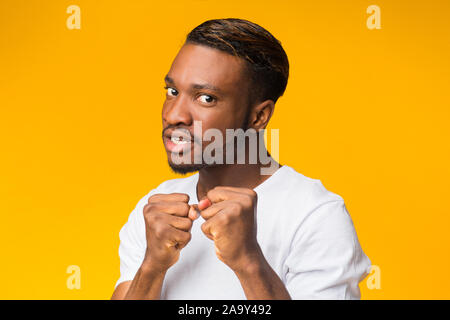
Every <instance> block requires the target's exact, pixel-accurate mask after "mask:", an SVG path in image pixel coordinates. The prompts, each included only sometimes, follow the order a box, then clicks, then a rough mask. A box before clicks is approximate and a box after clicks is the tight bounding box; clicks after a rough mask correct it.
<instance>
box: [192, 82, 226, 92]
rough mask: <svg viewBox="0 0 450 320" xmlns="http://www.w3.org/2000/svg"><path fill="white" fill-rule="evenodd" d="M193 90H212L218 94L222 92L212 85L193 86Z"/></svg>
mask: <svg viewBox="0 0 450 320" xmlns="http://www.w3.org/2000/svg"><path fill="white" fill-rule="evenodd" d="M192 88H194V89H208V90H212V91H216V92H221V90H220V89H219V88H217V87H215V86H213V85H211V84H207V83H204V84H193V85H192Z"/></svg>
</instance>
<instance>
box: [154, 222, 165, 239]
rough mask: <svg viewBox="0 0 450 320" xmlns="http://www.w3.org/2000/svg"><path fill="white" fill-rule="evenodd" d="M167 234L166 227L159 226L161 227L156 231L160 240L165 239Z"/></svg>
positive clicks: (156, 228)
mask: <svg viewBox="0 0 450 320" xmlns="http://www.w3.org/2000/svg"><path fill="white" fill-rule="evenodd" d="M166 232H167V229H166V228H165V226H164V225H159V226H157V227H155V229H154V233H155V236H156V237H157V238H158V239H163V238H164V237H165V235H166Z"/></svg>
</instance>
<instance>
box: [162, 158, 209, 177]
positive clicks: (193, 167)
mask: <svg viewBox="0 0 450 320" xmlns="http://www.w3.org/2000/svg"><path fill="white" fill-rule="evenodd" d="M168 163H169V166H170V168H171V169H172V171H173V172H175V173H179V174H188V173H191V172H197V171H200V169H203V168H204V167H206V166H207V164H174V163H171V162H170V161H169V162H168Z"/></svg>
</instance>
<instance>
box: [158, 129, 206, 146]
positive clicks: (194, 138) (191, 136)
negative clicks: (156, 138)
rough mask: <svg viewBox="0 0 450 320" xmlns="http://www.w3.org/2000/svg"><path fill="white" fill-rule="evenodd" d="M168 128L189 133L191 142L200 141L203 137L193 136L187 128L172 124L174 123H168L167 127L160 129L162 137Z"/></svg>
mask: <svg viewBox="0 0 450 320" xmlns="http://www.w3.org/2000/svg"><path fill="white" fill-rule="evenodd" d="M169 129H173V130H174V131H175V130H180V131H183V132H185V133H187V134H189V136H190V138H191V142H193V143H202V140H203V139H202V138H199V137H197V136H194V134H193V133H192V132H191V131H190V130H189V129H187V128H183V127H178V126H174V125H168V126H167V127H165V128H164V129H163V130H162V134H161V136H162V138H164V136H165V134H166V131H167V130H169Z"/></svg>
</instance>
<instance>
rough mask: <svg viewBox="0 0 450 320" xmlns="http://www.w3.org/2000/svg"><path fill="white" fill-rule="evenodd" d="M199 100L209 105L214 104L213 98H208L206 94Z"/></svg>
mask: <svg viewBox="0 0 450 320" xmlns="http://www.w3.org/2000/svg"><path fill="white" fill-rule="evenodd" d="M199 99H200V101H201V102H203V103H211V102H214V97H211V96H209V95H207V94H202V95H201V96H200V97H199Z"/></svg>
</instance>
